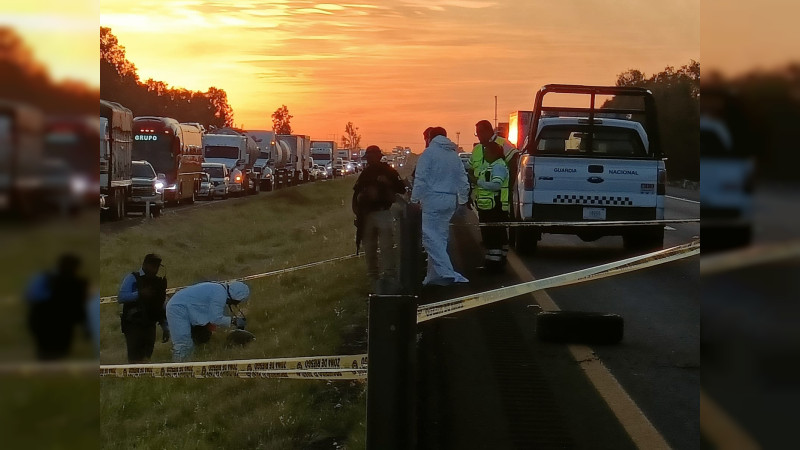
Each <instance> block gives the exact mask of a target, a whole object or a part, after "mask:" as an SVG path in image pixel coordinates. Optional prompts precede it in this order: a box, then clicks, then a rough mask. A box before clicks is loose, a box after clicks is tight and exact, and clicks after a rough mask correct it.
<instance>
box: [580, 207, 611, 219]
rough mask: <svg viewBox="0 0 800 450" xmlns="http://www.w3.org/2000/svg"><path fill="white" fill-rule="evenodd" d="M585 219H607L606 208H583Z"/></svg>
mask: <svg viewBox="0 0 800 450" xmlns="http://www.w3.org/2000/svg"><path fill="white" fill-rule="evenodd" d="M583 219H584V220H606V209H605V208H583Z"/></svg>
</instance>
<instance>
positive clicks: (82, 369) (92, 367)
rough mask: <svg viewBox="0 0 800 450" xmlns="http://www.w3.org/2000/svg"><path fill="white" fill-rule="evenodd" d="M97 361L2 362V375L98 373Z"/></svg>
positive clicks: (0, 372) (0, 370)
mask: <svg viewBox="0 0 800 450" xmlns="http://www.w3.org/2000/svg"><path fill="white" fill-rule="evenodd" d="M99 368H100V363H99V362H97V361H57V362H19V363H6V364H0V375H21V376H29V375H59V376H60V375H86V374H92V375H96V374H97V370H98V369H99Z"/></svg>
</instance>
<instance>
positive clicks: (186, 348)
mask: <svg viewBox="0 0 800 450" xmlns="http://www.w3.org/2000/svg"><path fill="white" fill-rule="evenodd" d="M227 300H228V291H227V289H226V288H225V286H224V285H222V284H219V283H198V284H195V285H192V286H189V287H187V288H184V289H181V290H180V291H178V292H176V293H175V295H173V296H172V298H171V299H170V300H169V302H167V322H168V323H169V330H170V334H171V337H172V359H173V360H174V361H183V360H185V359H186V358H187V357H189V355H190V354H191V353H192V349H193V348H194V342H192V326H194V325H206V324H209V323H210V324H213V325H215V326H217V327H226V328H227V327H230V326H231V317H230V316H226V315H225V307H226V306H227V303H226V302H227Z"/></svg>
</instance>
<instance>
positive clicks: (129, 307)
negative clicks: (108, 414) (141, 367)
mask: <svg viewBox="0 0 800 450" xmlns="http://www.w3.org/2000/svg"><path fill="white" fill-rule="evenodd" d="M160 267H161V257H160V256H158V255H156V254H154V253H149V254H147V255H146V256H145V257H144V262H142V268H141V269H139V270H138V271H136V272H131V273H129V274H128V275H126V276H125V278H124V279H123V280H122V284H121V285H120V288H119V293H118V294H117V302H119V303H120V304H121V305H122V315H121V317H120V323H121V326H122V333H123V334H124V335H125V343H126V345H127V350H128V362H129V363H132V364H135V363H144V362H148V361H149V360H150V357H151V356H152V355H153V348H154V347H155V343H156V324H157V323H158V324H160V325H161V330H162V335H161V336H162V338H161V342H162V343H163V342H167V341H168V340H169V338H170V333H169V326H168V325H167V316H166V309H165V305H164V302H165V301H166V299H167V278H166V277H159V276H158V270H159V268H160Z"/></svg>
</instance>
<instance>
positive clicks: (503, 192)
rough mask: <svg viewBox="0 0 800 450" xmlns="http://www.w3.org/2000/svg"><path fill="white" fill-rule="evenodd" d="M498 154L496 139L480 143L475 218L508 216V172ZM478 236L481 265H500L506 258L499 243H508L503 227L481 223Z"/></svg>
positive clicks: (488, 220) (501, 219) (493, 219)
mask: <svg viewBox="0 0 800 450" xmlns="http://www.w3.org/2000/svg"><path fill="white" fill-rule="evenodd" d="M502 156H503V149H502V147H500V145H499V144H497V143H496V142H488V143H487V144H486V145H485V146H484V158H485V159H486V163H485V164H483V165H482V166H481V168H480V170H479V172H478V174H477V179H476V183H475V184H476V186H475V206H476V207H477V209H478V218H479V219H480V221H481V222H483V223H493V222H505V221H507V220H508V179H509V176H508V168H507V167H506V163H505V161H504V160H503V158H502ZM481 237H482V238H483V246H484V247H485V248H486V254H485V256H484V267H486V268H487V269H496V268H500V267H502V266H503V265H504V264H505V261H506V258H505V252H504V251H503V247H504V246H506V245H508V233H507V232H506V229H505V227H481Z"/></svg>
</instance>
